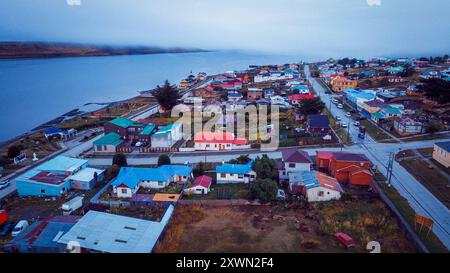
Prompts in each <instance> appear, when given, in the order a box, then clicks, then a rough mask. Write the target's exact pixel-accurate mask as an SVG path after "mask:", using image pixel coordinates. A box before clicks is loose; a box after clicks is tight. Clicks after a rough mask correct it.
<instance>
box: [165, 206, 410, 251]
mask: <svg viewBox="0 0 450 273" xmlns="http://www.w3.org/2000/svg"><path fill="white" fill-rule="evenodd" d="M172 220H173V221H172V222H171V224H170V226H169V228H168V230H167V233H166V236H165V237H164V239H163V240H162V241H161V243H160V244H159V245H158V247H157V252H163V253H167V252H170V253H171V252H188V253H211V252H212V253H222V252H227V253H230V252H231V253H233V252H258V253H260V252H278V253H302V252H306V253H308V252H309V253H311V252H319V253H320V252H367V250H366V244H367V243H368V242H369V241H373V240H375V241H378V242H380V243H381V246H382V251H383V252H415V248H414V247H413V246H412V244H411V243H410V242H409V241H408V240H407V239H406V237H405V235H404V233H403V231H402V230H400V229H399V227H398V225H397V221H396V220H395V219H393V218H392V217H391V215H390V213H389V212H388V211H387V209H386V208H385V206H384V204H383V203H381V202H380V201H378V200H372V201H371V202H370V203H365V202H364V203H362V201H358V200H352V201H346V202H343V201H339V202H332V203H327V204H316V205H314V206H311V207H310V208H308V209H300V208H285V207H283V206H235V207H220V208H216V207H214V208H213V207H198V206H178V207H177V210H176V212H175V215H174V218H173V219H172ZM338 231H342V232H346V233H347V234H349V235H350V236H352V237H353V238H354V239H355V241H356V246H355V247H354V248H352V249H350V250H347V249H345V248H344V247H343V246H342V245H340V244H339V243H337V242H336V241H335V239H334V236H333V235H334V233H335V232H338Z"/></svg>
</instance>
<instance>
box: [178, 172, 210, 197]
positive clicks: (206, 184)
mask: <svg viewBox="0 0 450 273" xmlns="http://www.w3.org/2000/svg"><path fill="white" fill-rule="evenodd" d="M211 184H212V178H211V177H209V176H206V175H202V176H199V177H197V178H196V179H195V181H194V183H193V184H192V186H190V187H189V188H187V189H185V190H184V192H186V193H190V194H208V193H209V192H210V191H211Z"/></svg>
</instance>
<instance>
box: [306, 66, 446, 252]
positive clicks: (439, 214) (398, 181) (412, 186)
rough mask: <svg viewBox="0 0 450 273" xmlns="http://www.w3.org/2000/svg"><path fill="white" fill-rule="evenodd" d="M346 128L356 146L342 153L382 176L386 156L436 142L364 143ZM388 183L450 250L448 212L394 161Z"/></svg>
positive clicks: (338, 111) (316, 85)
mask: <svg viewBox="0 0 450 273" xmlns="http://www.w3.org/2000/svg"><path fill="white" fill-rule="evenodd" d="M305 75H306V77H307V79H308V80H309V81H310V83H311V85H312V86H313V87H314V88H315V90H316V91H317V93H318V95H320V98H321V99H322V101H323V102H325V104H326V106H327V107H329V105H330V101H329V100H330V98H331V95H329V94H326V93H325V91H326V90H325V88H324V87H323V86H322V85H320V84H319V83H318V82H317V80H316V79H314V78H313V77H312V76H311V72H310V68H309V66H308V65H306V66H305ZM331 105H332V106H331V109H329V110H330V112H331V113H332V114H333V115H334V116H336V115H340V116H341V118H342V119H343V120H345V119H344V117H345V113H344V111H343V110H342V109H338V108H337V107H336V106H334V105H333V104H331ZM349 126H351V127H350V136H351V138H352V139H353V142H355V143H356V145H354V146H352V147H355V148H352V147H347V148H346V150H356V149H359V150H361V152H362V153H364V154H365V155H366V156H367V157H368V158H369V159H370V160H371V161H372V163H373V164H375V165H377V166H378V169H379V170H380V171H381V172H382V173H384V174H386V173H387V163H388V162H389V156H390V153H391V152H395V153H397V152H399V151H400V150H405V149H417V148H424V147H431V146H433V144H434V143H435V142H436V141H434V140H431V141H418V142H410V143H405V142H401V143H398V144H383V143H377V142H375V141H374V140H373V139H372V138H371V137H370V136H369V135H367V134H366V139H365V140H364V141H361V140H359V138H358V129H357V128H356V127H355V126H352V125H349ZM440 141H444V140H440ZM356 147H358V148H356ZM391 183H392V185H393V186H394V188H395V189H396V190H397V191H398V192H399V193H400V195H401V196H403V197H404V198H406V199H407V200H408V202H409V204H410V205H411V207H412V208H413V209H414V210H415V212H416V213H417V214H421V215H424V216H426V217H429V218H431V219H433V221H434V227H433V232H434V233H435V234H436V236H437V237H438V238H439V239H440V240H441V241H442V242H443V244H444V245H445V246H446V247H447V249H450V211H449V209H448V208H447V207H446V206H445V205H444V204H442V202H440V201H439V200H438V199H437V198H436V197H435V196H434V195H433V194H431V193H430V192H429V191H428V190H427V189H426V188H425V187H424V186H423V185H422V184H421V183H420V182H419V181H417V179H415V177H414V176H412V175H411V174H410V173H409V172H408V171H407V170H405V169H404V168H403V167H402V166H401V165H400V164H399V163H397V162H394V168H393V175H392V181H391Z"/></svg>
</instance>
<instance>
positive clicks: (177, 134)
mask: <svg viewBox="0 0 450 273" xmlns="http://www.w3.org/2000/svg"><path fill="white" fill-rule="evenodd" d="M182 138H183V132H182V123H181V122H175V123H170V124H167V125H165V126H160V127H159V128H158V130H157V131H156V132H155V133H154V134H153V135H152V136H151V143H152V148H172V147H173V145H175V143H177V142H178V141H180V140H181V139H182Z"/></svg>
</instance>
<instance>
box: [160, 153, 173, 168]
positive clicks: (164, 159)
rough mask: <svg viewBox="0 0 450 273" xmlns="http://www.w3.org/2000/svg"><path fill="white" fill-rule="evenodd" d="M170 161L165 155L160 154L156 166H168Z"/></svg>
mask: <svg viewBox="0 0 450 273" xmlns="http://www.w3.org/2000/svg"><path fill="white" fill-rule="evenodd" d="M170 164H171V161H170V157H169V156H168V155H166V154H162V155H160V156H159V157H158V166H162V165H170Z"/></svg>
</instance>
